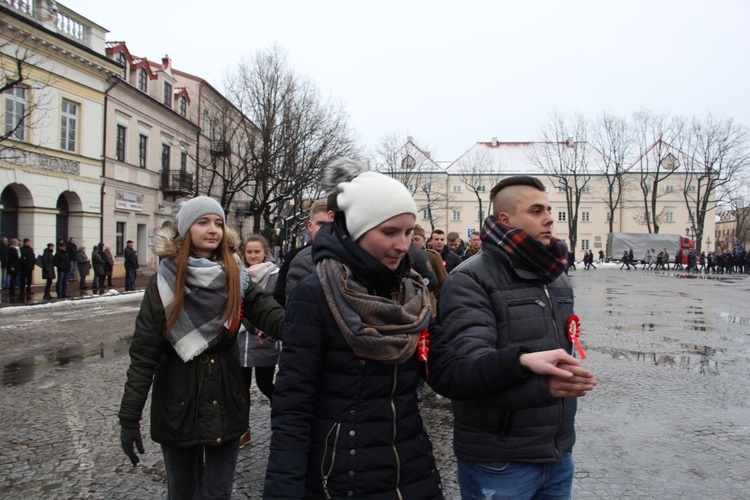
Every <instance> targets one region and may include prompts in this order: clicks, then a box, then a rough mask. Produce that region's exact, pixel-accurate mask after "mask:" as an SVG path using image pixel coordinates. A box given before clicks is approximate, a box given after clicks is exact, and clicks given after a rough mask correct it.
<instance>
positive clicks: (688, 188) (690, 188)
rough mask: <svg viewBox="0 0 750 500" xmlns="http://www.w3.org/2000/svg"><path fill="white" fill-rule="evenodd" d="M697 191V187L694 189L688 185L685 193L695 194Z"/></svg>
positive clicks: (691, 185)
mask: <svg viewBox="0 0 750 500" xmlns="http://www.w3.org/2000/svg"><path fill="white" fill-rule="evenodd" d="M697 190H698V188H697V187H695V186H694V185H693V184H690V185H689V186H688V187H687V192H688V193H695V192H696V191H697Z"/></svg>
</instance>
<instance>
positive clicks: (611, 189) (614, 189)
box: [607, 184, 617, 194]
mask: <svg viewBox="0 0 750 500" xmlns="http://www.w3.org/2000/svg"><path fill="white" fill-rule="evenodd" d="M607 192H608V193H610V194H614V193H616V192H617V186H615V185H614V184H613V185H611V186H607Z"/></svg>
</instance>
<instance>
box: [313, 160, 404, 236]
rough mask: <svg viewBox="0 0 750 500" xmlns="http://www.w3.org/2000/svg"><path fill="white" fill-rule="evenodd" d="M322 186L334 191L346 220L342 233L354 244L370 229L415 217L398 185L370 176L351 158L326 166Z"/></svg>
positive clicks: (392, 180)
mask: <svg viewBox="0 0 750 500" xmlns="http://www.w3.org/2000/svg"><path fill="white" fill-rule="evenodd" d="M324 186H325V187H328V188H329V189H330V188H333V187H335V188H336V190H337V191H338V193H339V194H338V196H337V197H336V201H337V203H338V206H339V208H340V209H341V210H342V211H343V212H344V215H345V217H346V229H347V230H349V234H350V235H351V237H352V239H353V240H355V241H356V240H358V239H359V238H360V237H361V236H362V235H363V234H365V233H366V232H367V231H369V230H370V229H372V228H374V227H376V226H379V225H380V224H382V223H383V222H385V221H387V220H388V219H390V218H391V217H395V216H397V215H401V214H407V213H408V214H412V215H414V217H416V216H417V205H416V203H414V198H412V196H411V194H410V193H409V191H408V190H407V189H406V186H404V185H403V184H402V183H401V182H399V181H397V180H396V179H393V178H391V177H388V176H386V175H383V174H380V173H377V172H370V171H368V170H367V165H366V164H364V163H362V162H360V161H357V160H354V159H352V158H337V159H335V160H333V161H332V162H330V163H329V164H328V165H327V166H326V173H325V178H324Z"/></svg>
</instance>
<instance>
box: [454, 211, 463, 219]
mask: <svg viewBox="0 0 750 500" xmlns="http://www.w3.org/2000/svg"><path fill="white" fill-rule="evenodd" d="M453 220H454V221H460V220H461V211H460V210H453Z"/></svg>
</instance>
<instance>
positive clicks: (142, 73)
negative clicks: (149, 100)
mask: <svg viewBox="0 0 750 500" xmlns="http://www.w3.org/2000/svg"><path fill="white" fill-rule="evenodd" d="M138 90H140V91H141V92H145V93H148V75H147V74H146V68H141V69H140V70H138Z"/></svg>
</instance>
